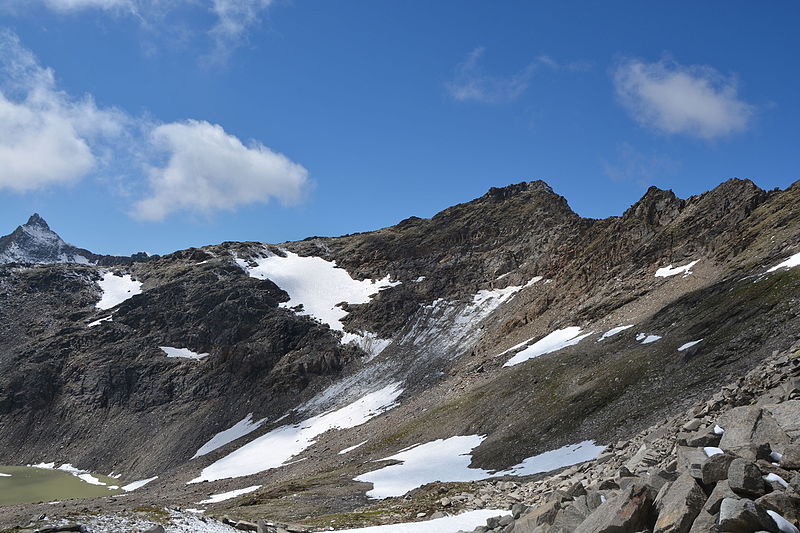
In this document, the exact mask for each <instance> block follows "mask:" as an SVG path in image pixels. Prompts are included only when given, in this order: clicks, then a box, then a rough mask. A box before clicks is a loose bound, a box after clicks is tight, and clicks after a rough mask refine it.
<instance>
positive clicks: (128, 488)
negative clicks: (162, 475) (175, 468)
mask: <svg viewBox="0 0 800 533" xmlns="http://www.w3.org/2000/svg"><path fill="white" fill-rule="evenodd" d="M156 479H158V476H153V477H149V478H147V479H140V480H139V481H134V482H133V483H128V484H127V485H123V486H122V487H121V488H122V490H124V491H125V492H130V491H132V490H136V489H140V488H142V487H144V486H145V485H147V484H148V483H150V482H151V481H155V480H156Z"/></svg>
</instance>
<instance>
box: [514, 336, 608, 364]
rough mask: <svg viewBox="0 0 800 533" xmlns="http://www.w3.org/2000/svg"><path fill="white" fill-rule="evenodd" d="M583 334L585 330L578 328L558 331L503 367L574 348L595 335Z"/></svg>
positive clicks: (520, 353)
mask: <svg viewBox="0 0 800 533" xmlns="http://www.w3.org/2000/svg"><path fill="white" fill-rule="evenodd" d="M582 332H583V330H582V329H581V328H579V327H578V326H570V327H568V328H563V329H557V330H555V331H553V332H552V333H549V334H548V335H546V336H545V337H543V338H542V339H540V340H538V341H537V342H535V343H533V344H532V345H530V346H528V347H527V348H525V349H524V350H522V351H521V352H519V353H518V354H516V355H515V356H514V357H512V358H511V359H509V360H508V361H506V363H505V364H504V365H503V366H504V367H506V366H514V365H518V364H520V363H522V362H524V361H527V360H528V359H533V358H534V357H539V356H540V355H544V354H547V353H552V352H555V351H558V350H560V349H562V348H566V347H567V346H573V345H575V344H578V343H579V342H580V341H582V340H583V339H585V338H586V337H588V336H589V335H591V334H592V333H594V332H593V331H590V332H589V333H583V334H582Z"/></svg>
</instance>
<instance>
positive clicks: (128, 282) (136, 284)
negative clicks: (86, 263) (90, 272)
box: [95, 272, 142, 309]
mask: <svg viewBox="0 0 800 533" xmlns="http://www.w3.org/2000/svg"><path fill="white" fill-rule="evenodd" d="M97 284H98V285H99V286H100V289H101V290H102V291H103V294H102V296H101V297H100V301H99V302H97V303H96V304H95V307H97V308H98V309H111V308H112V307H115V306H117V305H119V304H121V303H122V302H124V301H125V300H127V299H128V298H131V297H133V296H136V295H137V294H141V293H142V283H141V282H140V281H136V280H134V279H133V278H131V275H130V274H123V275H122V276H117V275H116V274H114V273H113V272H106V273H105V274H103V279H101V280H100V281H98V282H97Z"/></svg>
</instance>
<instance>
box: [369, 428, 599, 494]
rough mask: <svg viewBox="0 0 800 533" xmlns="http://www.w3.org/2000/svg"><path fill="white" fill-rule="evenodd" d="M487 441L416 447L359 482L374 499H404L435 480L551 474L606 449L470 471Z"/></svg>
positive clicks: (562, 451) (560, 452) (581, 448)
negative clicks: (496, 469) (495, 469)
mask: <svg viewBox="0 0 800 533" xmlns="http://www.w3.org/2000/svg"><path fill="white" fill-rule="evenodd" d="M485 438H486V437H485V436H481V435H466V436H456V437H450V438H448V439H438V440H435V441H431V442H427V443H425V444H420V445H417V446H413V447H411V448H409V449H406V450H403V451H401V452H398V453H396V454H395V455H392V456H390V457H387V458H386V459H385V460H393V461H402V462H401V463H400V464H394V465H389V466H386V467H384V468H380V469H378V470H374V471H372V472H367V473H365V474H361V475H360V476H358V477H356V478H355V480H356V481H364V482H367V483H372V484H373V488H372V489H371V490H369V491H367V496H369V497H370V498H389V497H392V496H402V495H403V494H405V493H407V492H408V491H410V490H413V489H415V488H417V487H421V486H423V485H425V484H428V483H432V482H434V481H443V482H452V481H477V480H481V479H486V478H489V477H495V476H504V475H513V476H527V475H532V474H538V473H541V472H549V471H551V470H555V469H557V468H562V467H565V466H570V465H574V464H577V463H582V462H584V461H590V460H592V459H594V458H595V457H597V455H598V454H599V453H600V452H601V451H602V450H603V449H604V447H603V446H597V445H595V444H594V442H593V441H584V442H581V443H579V444H572V445H569V446H564V447H561V448H558V449H557V450H550V451H548V452H544V453H541V454H539V455H535V456H533V457H529V458H527V459H525V460H523V461H522V462H521V463H519V464H518V465H515V466H513V467H511V468H509V469H508V470H504V471H501V472H493V471H489V470H484V469H481V468H470V467H469V465H470V463H471V462H472V456H471V455H470V452H471V451H472V450H473V449H475V448H476V447H478V446H479V445H480V444H481V442H483V440H484V439H485Z"/></svg>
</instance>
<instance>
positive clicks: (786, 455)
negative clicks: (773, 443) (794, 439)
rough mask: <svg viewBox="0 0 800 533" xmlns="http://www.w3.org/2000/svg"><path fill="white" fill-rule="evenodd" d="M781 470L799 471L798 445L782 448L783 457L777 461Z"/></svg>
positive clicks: (799, 450)
mask: <svg viewBox="0 0 800 533" xmlns="http://www.w3.org/2000/svg"><path fill="white" fill-rule="evenodd" d="M778 462H779V463H780V465H781V467H782V468H788V469H790V470H800V444H787V445H785V446H784V447H783V457H781V460H780V461H778Z"/></svg>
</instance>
